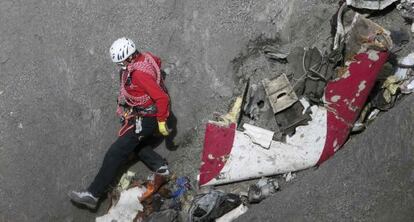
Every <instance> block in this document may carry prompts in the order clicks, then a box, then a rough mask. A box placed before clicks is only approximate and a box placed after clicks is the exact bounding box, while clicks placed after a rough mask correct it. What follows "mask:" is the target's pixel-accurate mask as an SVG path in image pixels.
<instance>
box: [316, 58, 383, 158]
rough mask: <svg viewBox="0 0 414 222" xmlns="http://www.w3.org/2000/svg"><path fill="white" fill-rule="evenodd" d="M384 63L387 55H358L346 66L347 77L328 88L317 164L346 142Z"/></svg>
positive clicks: (329, 84) (331, 83)
mask: <svg viewBox="0 0 414 222" xmlns="http://www.w3.org/2000/svg"><path fill="white" fill-rule="evenodd" d="M387 59H388V52H386V51H384V52H380V51H375V50H368V51H367V52H364V53H360V54H357V55H356V56H355V57H354V58H353V60H352V61H350V62H349V63H348V64H349V65H348V67H347V72H348V75H346V76H344V77H342V78H338V79H336V80H335V81H332V82H329V83H328V84H327V86H326V89H325V95H324V100H325V103H326V104H327V109H328V116H327V118H328V123H327V126H328V133H327V137H326V141H325V147H324V150H323V153H322V155H321V157H320V159H319V161H318V164H321V163H322V162H324V161H325V160H327V159H328V158H329V157H330V156H332V155H333V154H334V153H335V152H336V151H337V150H338V149H339V148H341V147H342V146H343V144H344V143H345V142H346V140H347V139H348V136H349V133H350V130H351V128H352V127H353V125H354V122H355V121H356V120H357V119H358V116H359V113H360V112H361V110H362V109H363V107H364V105H365V102H366V100H367V98H368V95H369V93H370V92H371V89H372V88H373V86H374V84H375V80H376V78H377V75H378V74H379V73H380V71H381V68H382V67H383V65H384V63H385V62H386V61H387Z"/></svg>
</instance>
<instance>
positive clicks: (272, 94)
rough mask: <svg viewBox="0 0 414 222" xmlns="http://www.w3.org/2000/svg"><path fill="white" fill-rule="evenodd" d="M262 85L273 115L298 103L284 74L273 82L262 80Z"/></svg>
mask: <svg viewBox="0 0 414 222" xmlns="http://www.w3.org/2000/svg"><path fill="white" fill-rule="evenodd" d="M262 83H263V86H264V88H265V91H266V94H267V97H268V98H269V102H270V105H271V106H272V109H273V112H274V113H278V112H280V111H282V110H285V109H287V108H289V107H290V106H292V105H293V104H294V103H295V102H296V101H298V97H297V96H296V93H295V91H294V90H293V88H292V86H291V85H290V82H289V79H288V78H287V76H286V74H282V75H280V76H279V77H278V78H276V79H273V80H268V79H264V80H263V81H262Z"/></svg>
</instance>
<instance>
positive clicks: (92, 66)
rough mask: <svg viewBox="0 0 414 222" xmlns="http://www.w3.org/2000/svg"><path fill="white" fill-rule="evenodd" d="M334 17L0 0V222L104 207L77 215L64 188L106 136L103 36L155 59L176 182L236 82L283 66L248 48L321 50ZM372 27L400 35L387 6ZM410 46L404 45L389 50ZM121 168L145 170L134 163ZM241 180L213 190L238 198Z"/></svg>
mask: <svg viewBox="0 0 414 222" xmlns="http://www.w3.org/2000/svg"><path fill="white" fill-rule="evenodd" d="M336 10H337V1H334V0H307V1H301V0H294V1H289V0H263V1H253V0H239V1H219V0H211V1H201V0H196V1H184V0H174V1H166V0H155V1H148V0H139V1H124V2H122V3H119V2H108V1H107V2H100V1H96V0H92V1H80V0H69V1H46V0H39V1H31V2H23V1H8V0H6V1H2V2H0V20H1V21H2V22H1V23H0V32H1V34H0V45H1V48H2V50H1V51H0V80H1V81H0V115H1V118H0V123H1V124H0V199H1V200H2V201H1V202H0V221H1V222H2V221H67V222H69V221H94V218H95V217H96V216H98V215H101V214H103V212H104V211H105V210H106V205H107V203H106V202H105V201H104V202H103V203H102V204H101V207H100V208H99V210H98V211H96V212H91V211H88V210H81V209H78V208H77V207H75V206H73V205H72V204H71V203H70V201H69V200H68V198H67V196H66V193H67V192H68V191H69V190H72V189H82V188H85V187H86V186H87V185H88V184H89V183H90V182H91V181H92V179H93V177H94V176H95V174H96V173H97V170H98V169H99V167H100V165H101V162H102V159H103V155H104V154H105V151H106V150H107V149H108V147H109V145H110V144H111V143H112V142H113V141H114V140H115V139H116V132H117V130H118V119H117V118H116V116H115V109H116V107H115V102H116V93H117V87H118V82H117V77H116V74H115V73H116V67H115V66H114V65H113V64H112V63H111V61H110V58H109V55H108V49H109V46H110V44H111V43H112V41H114V40H115V39H117V38H119V37H121V36H128V37H130V38H132V39H134V40H135V42H136V43H137V45H138V47H139V49H141V50H143V51H146V50H149V51H151V52H153V53H154V54H156V55H158V56H160V57H161V59H162V60H163V68H164V70H165V71H166V72H167V79H166V83H167V87H168V89H169V92H170V95H171V100H172V109H173V113H174V115H175V116H176V118H177V137H176V138H175V143H176V145H177V146H178V147H166V146H165V145H164V144H161V145H160V146H159V147H157V148H156V150H157V151H158V152H159V153H160V154H162V155H163V156H164V157H166V158H167V160H168V161H169V163H170V165H171V168H172V170H173V171H174V172H175V173H176V174H177V175H186V176H189V177H190V178H192V179H193V180H195V178H196V174H197V172H198V167H199V165H200V154H201V149H202V140H203V133H204V124H205V123H206V121H207V120H209V119H211V118H213V113H214V112H218V113H225V112H226V111H227V109H228V107H229V105H230V104H231V102H232V100H233V98H234V97H235V96H237V95H239V94H240V93H241V88H242V85H243V84H242V81H243V79H245V78H247V77H251V79H252V80H253V81H256V82H257V81H259V80H261V79H262V78H263V77H271V76H272V75H275V74H276V73H278V72H283V71H284V69H285V66H283V65H280V64H278V63H269V61H267V60H266V59H265V58H264V56H263V55H262V54H261V53H260V50H258V49H259V48H260V47H261V46H263V44H268V43H269V42H270V43H272V44H275V45H278V46H280V47H281V48H283V49H289V48H292V47H295V46H302V47H311V46H317V47H324V46H326V45H327V44H328V43H329V42H330V40H329V36H330V24H329V20H330V18H331V16H332V15H333V14H334V13H335V11H336ZM373 20H375V21H377V22H379V23H380V24H381V25H384V27H385V28H396V27H397V28H403V29H405V30H408V29H409V26H408V25H406V24H404V21H403V20H402V18H401V17H400V16H399V15H398V13H397V12H396V11H395V10H394V11H387V14H386V15H384V16H383V15H377V16H375V17H374V18H373ZM411 49H413V43H412V42H410V43H409V44H408V45H407V46H406V48H404V49H403V50H401V51H400V52H399V53H400V54H401V55H406V54H407V53H408V52H410V51H411ZM401 112H403V111H401ZM388 114H389V113H385V114H384V115H383V116H384V117H383V118H384V119H386V118H387V117H386V116H387V115H388ZM395 115H398V113H396V114H395ZM265 119H266V118H263V119H262V120H263V121H262V122H258V124H259V125H262V124H265V121H264V120H265ZM265 126H266V127H268V128H272V127H273V125H272V124H271V123H270V125H265ZM395 127H396V128H395V130H399V131H400V132H406V130H409V129H410V128H398V126H395ZM377 128H379V129H378V130H381V126H378V127H377ZM359 136H360V137H363V136H364V134H361V135H359ZM370 138H371V137H368V138H367V141H370ZM372 140H373V141H374V140H376V139H375V138H372ZM409 144H411V147H412V142H410V141H407V144H400V146H405V145H409ZM346 148H347V147H345V149H346ZM340 158H341V153H339V154H338V157H335V159H340ZM344 158H345V157H344ZM331 162H332V161H331ZM344 164H345V163H344ZM339 167H340V166H339ZM364 167H366V168H370V166H369V165H364ZM131 170H133V171H137V172H138V174H139V175H140V176H142V177H146V176H147V175H148V173H149V170H148V169H147V168H146V167H145V166H144V165H143V164H142V163H140V162H138V163H136V164H134V165H133V166H132V167H131ZM312 173H314V172H312ZM307 174H310V173H309V172H302V173H299V177H298V178H297V179H295V181H302V177H304V178H303V180H304V181H305V176H307V177H309V176H308V175H307ZM339 179H343V180H347V178H342V177H341V178H339ZM383 182H384V183H389V182H388V181H383ZM295 183H296V182H294V183H291V184H293V186H292V187H295V186H297V185H296V184H295ZM299 183H300V182H298V184H299ZM301 183H303V182H301ZM248 184H249V183H242V184H233V185H231V186H223V187H221V188H222V189H227V190H229V191H242V190H243V189H245V187H246V186H247V185H248ZM291 184H286V186H285V188H283V190H285V189H286V190H287V189H290V188H289V187H290V185H291ZM282 186H284V184H282ZM292 189H300V188H292ZM282 192H284V191H282ZM282 192H281V193H282ZM411 194H412V193H411ZM275 198H277V196H275ZM360 198H363V197H360ZM272 200H273V199H272ZM272 200H269V202H265V203H264V206H269V205H272V204H273V203H272V202H271V201H272ZM282 201H289V197H285V199H282ZM303 203H305V201H304V202H303ZM306 203H308V202H306ZM309 203H314V202H312V201H309ZM281 205H283V203H282V202H281ZM298 206H299V205H298ZM259 209H260V208H259V207H254V208H252V210H251V212H252V214H251V215H250V216H249V215H247V216H246V218H254V217H255V216H254V215H255V214H254V212H258V213H262V211H260V210H259ZM263 209H268V208H266V207H264V208H263ZM267 212H269V211H267ZM321 212H324V211H321ZM308 213H309V214H310V212H308ZM272 214H273V213H272ZM316 214H318V213H317V212H316ZM287 216H289V215H287ZM263 218H265V219H264V220H263V221H265V220H269V218H271V217H270V216H269V217H265V216H264V217H263ZM311 218H317V217H311ZM269 221H272V220H269Z"/></svg>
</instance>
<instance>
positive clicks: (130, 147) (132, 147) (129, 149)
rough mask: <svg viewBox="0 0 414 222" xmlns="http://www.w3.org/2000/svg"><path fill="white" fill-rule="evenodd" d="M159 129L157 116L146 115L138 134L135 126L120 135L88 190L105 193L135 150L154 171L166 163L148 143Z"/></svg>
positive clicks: (95, 194)
mask: <svg viewBox="0 0 414 222" xmlns="http://www.w3.org/2000/svg"><path fill="white" fill-rule="evenodd" d="M157 129H158V123H157V120H156V118H155V117H144V118H143V119H142V131H141V132H140V133H139V134H136V133H135V128H133V129H130V130H128V132H126V133H125V134H124V135H123V136H121V137H118V139H117V140H116V141H115V142H114V143H113V144H112V145H111V147H110V148H109V150H108V151H107V152H106V154H105V158H104V160H103V163H102V166H101V168H100V170H99V172H98V174H97V175H96V177H95V180H94V181H93V182H92V184H91V185H90V186H89V188H88V191H89V192H91V193H92V194H93V195H94V196H95V197H100V196H101V195H102V194H104V193H105V192H106V191H107V189H108V188H109V186H110V185H111V183H112V182H113V181H114V179H115V178H116V176H117V174H118V171H119V169H120V168H121V166H122V164H124V163H125V162H126V161H127V160H128V156H129V155H130V154H131V153H133V152H136V154H137V156H138V158H139V159H140V160H141V161H143V162H144V163H145V164H146V165H147V166H148V167H149V168H150V169H151V170H152V171H155V170H157V169H158V168H159V167H161V166H162V165H164V164H166V162H165V160H164V159H163V158H162V157H161V156H160V155H159V154H158V153H156V152H155V151H154V150H153V149H152V147H151V146H148V144H147V143H146V142H147V141H148V139H150V138H151V136H152V135H153V133H154V132H155V131H156V130H157Z"/></svg>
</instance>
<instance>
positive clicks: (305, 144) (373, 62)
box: [199, 15, 392, 186]
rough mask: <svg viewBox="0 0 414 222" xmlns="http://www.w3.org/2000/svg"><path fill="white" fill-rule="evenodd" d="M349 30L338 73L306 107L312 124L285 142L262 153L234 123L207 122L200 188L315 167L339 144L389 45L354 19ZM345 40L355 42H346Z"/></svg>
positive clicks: (379, 32)
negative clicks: (317, 100)
mask: <svg viewBox="0 0 414 222" xmlns="http://www.w3.org/2000/svg"><path fill="white" fill-rule="evenodd" d="M349 30H350V31H349V33H347V34H346V36H345V38H344V39H346V41H347V43H348V44H347V45H350V48H347V49H346V52H347V53H346V54H345V55H346V56H345V58H348V59H347V60H346V62H345V64H346V65H345V66H344V67H342V70H343V75H341V76H338V75H337V78H335V79H334V80H331V81H328V83H327V85H326V88H325V93H324V95H323V101H324V104H325V105H324V106H316V105H314V106H312V107H311V111H312V113H311V117H312V120H311V121H309V122H308V125H306V126H299V127H296V133H295V134H293V135H292V136H288V137H287V138H286V143H282V142H279V141H273V140H272V141H271V145H270V148H269V149H263V148H262V146H260V145H258V144H256V143H254V142H253V140H252V137H251V135H248V134H246V133H245V132H241V131H238V130H236V125H235V124H232V125H229V126H223V125H217V124H215V123H211V122H210V123H208V124H207V129H206V133H205V141H204V149H203V154H202V161H203V164H202V165H201V168H200V174H199V184H200V185H201V186H205V185H215V184H223V183H229V182H235V181H240V180H246V179H252V178H258V177H263V176H269V175H275V174H284V173H289V172H294V171H298V170H302V169H306V168H309V167H312V166H315V165H317V164H321V163H322V162H324V161H325V160H327V159H328V158H329V157H330V156H332V155H333V154H334V153H335V152H336V151H337V150H338V149H340V148H341V147H342V146H343V145H344V143H345V142H346V140H347V138H348V137H349V134H350V131H351V128H352V127H353V125H354V123H355V121H356V120H357V119H358V117H359V114H360V112H361V110H362V109H363V107H364V105H365V103H366V101H367V98H368V95H369V94H370V92H371V89H372V88H373V86H374V84H375V81H376V78H377V75H378V74H379V72H380V70H381V68H382V67H383V65H384V63H385V62H386V61H387V58H388V54H389V53H388V50H389V49H390V48H391V47H392V41H391V39H390V37H389V32H388V31H386V30H384V29H383V28H382V27H380V26H378V25H377V24H375V23H373V22H371V21H369V20H368V19H366V18H363V17H361V16H359V15H356V17H355V18H354V20H353V25H352V26H351V29H349ZM350 39H355V41H356V44H353V45H352V44H350V42H349V41H350ZM281 88H283V87H281ZM273 94H274V93H268V95H273ZM276 95H277V94H276ZM288 101H289V100H288ZM286 104H289V103H286ZM300 105H301V104H300ZM286 106H287V105H286ZM286 106H285V105H284V106H282V108H284V107H286ZM278 108H279V107H276V109H275V110H276V111H277V110H278ZM282 110H283V109H282Z"/></svg>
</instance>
